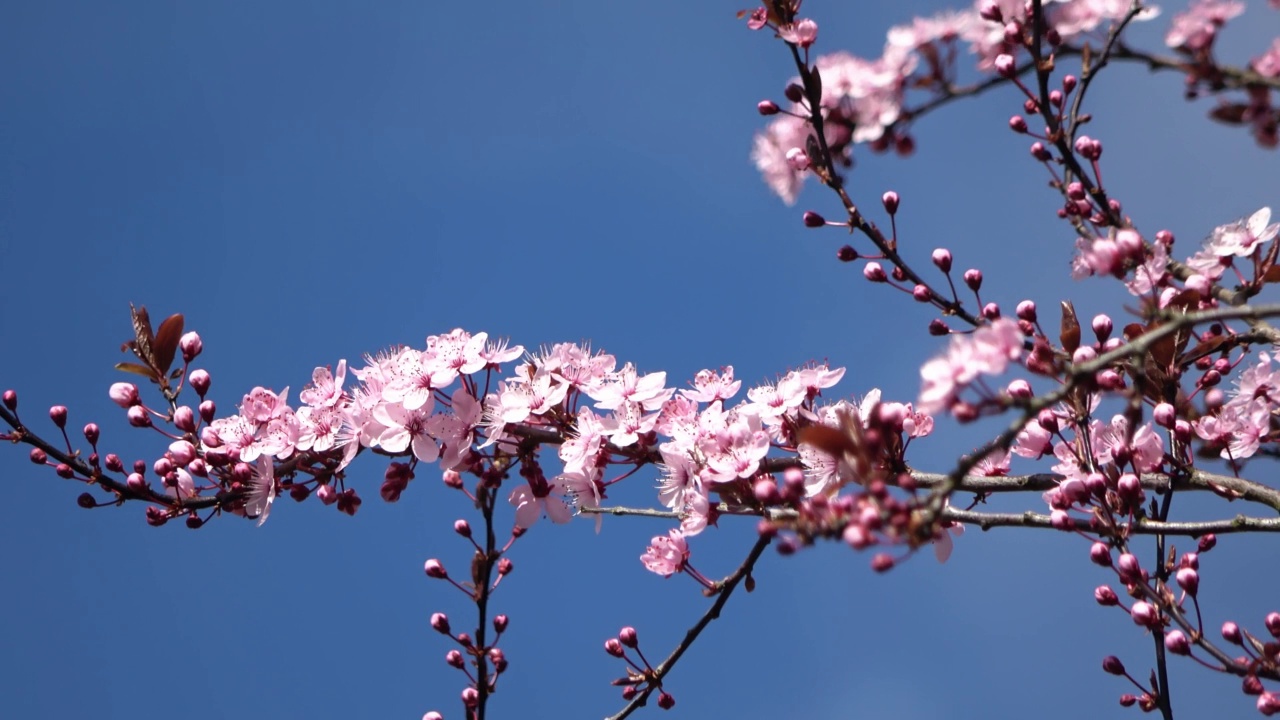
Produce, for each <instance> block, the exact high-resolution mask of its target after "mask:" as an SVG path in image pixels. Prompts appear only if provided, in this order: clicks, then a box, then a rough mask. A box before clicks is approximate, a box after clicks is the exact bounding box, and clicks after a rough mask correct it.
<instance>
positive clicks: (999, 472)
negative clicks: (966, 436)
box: [973, 450, 1009, 477]
mask: <svg viewBox="0 0 1280 720" xmlns="http://www.w3.org/2000/svg"><path fill="white" fill-rule="evenodd" d="M973 473H974V474H975V475H979V476H981V477H1005V476H1006V475H1008V474H1009V452H1008V451H1007V450H998V451H996V452H993V453H987V455H986V456H985V457H983V458H982V459H981V460H979V461H978V464H977V465H975V466H974V467H973Z"/></svg>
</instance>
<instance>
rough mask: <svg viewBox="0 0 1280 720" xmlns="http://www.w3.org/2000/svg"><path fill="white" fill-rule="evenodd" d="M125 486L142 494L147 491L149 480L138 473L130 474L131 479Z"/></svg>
mask: <svg viewBox="0 0 1280 720" xmlns="http://www.w3.org/2000/svg"><path fill="white" fill-rule="evenodd" d="M125 484H126V485H128V486H129V489H130V490H132V491H134V492H142V491H143V490H146V489H147V479H146V478H144V477H142V475H140V474H138V473H129V478H128V480H126V481H125Z"/></svg>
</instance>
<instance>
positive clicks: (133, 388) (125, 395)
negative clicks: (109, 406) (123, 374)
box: [107, 382, 139, 408]
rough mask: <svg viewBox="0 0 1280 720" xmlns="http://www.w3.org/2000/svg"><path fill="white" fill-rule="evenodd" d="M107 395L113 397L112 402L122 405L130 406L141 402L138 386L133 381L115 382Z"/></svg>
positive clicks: (124, 406)
mask: <svg viewBox="0 0 1280 720" xmlns="http://www.w3.org/2000/svg"><path fill="white" fill-rule="evenodd" d="M107 396H108V397H110V398H111V401H112V402H114V403H115V404H117V405H119V406H120V407H122V408H129V407H132V406H134V405H137V404H138V402H139V400H138V386H137V385H134V384H133V383H126V382H118V383H113V384H112V385H111V388H110V389H109V390H107Z"/></svg>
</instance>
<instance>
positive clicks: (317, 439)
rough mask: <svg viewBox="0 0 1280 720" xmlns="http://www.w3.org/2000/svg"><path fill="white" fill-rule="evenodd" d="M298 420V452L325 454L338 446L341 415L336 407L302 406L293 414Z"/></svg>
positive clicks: (341, 421) (296, 444)
mask: <svg viewBox="0 0 1280 720" xmlns="http://www.w3.org/2000/svg"><path fill="white" fill-rule="evenodd" d="M294 415H295V417H296V418H297V420H298V439H297V442H296V443H295V446H296V447H297V449H298V450H314V451H316V452H326V451H328V450H330V449H332V448H333V447H335V446H336V445H337V444H338V433H339V432H340V431H341V430H342V425H343V413H342V411H341V410H339V409H338V408H336V407H332V406H328V405H320V406H318V407H315V406H311V405H304V406H303V407H300V408H298V411H297V412H296V413H295V414H294Z"/></svg>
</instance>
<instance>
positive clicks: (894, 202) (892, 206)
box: [880, 190, 900, 215]
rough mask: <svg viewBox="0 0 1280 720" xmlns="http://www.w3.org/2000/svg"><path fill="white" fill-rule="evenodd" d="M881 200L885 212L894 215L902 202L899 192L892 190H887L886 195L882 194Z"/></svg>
mask: <svg viewBox="0 0 1280 720" xmlns="http://www.w3.org/2000/svg"><path fill="white" fill-rule="evenodd" d="M880 202H882V203H884V209H885V212H887V213H889V214H890V215H893V214H895V213H897V212H898V203H899V202H900V198H899V197H898V193H896V192H894V191H892V190H890V191H888V192H886V193H885V194H884V195H881V196H880Z"/></svg>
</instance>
